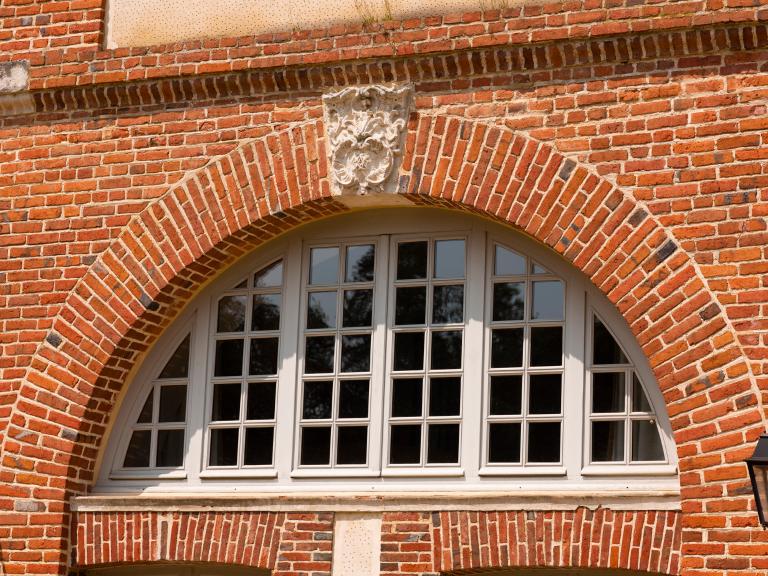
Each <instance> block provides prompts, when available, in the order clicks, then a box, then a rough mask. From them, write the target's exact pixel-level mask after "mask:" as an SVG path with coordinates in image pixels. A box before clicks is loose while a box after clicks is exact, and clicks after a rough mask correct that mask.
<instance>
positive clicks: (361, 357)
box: [341, 334, 371, 372]
mask: <svg viewBox="0 0 768 576" xmlns="http://www.w3.org/2000/svg"><path fill="white" fill-rule="evenodd" d="M370 368H371V335H370V334H356V335H354V336H342V337H341V371H342V372H368V371H369V370H370Z"/></svg>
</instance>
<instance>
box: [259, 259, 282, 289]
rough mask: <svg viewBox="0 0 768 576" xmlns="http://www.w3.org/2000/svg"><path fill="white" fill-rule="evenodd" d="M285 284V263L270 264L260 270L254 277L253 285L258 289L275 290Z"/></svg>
mask: <svg viewBox="0 0 768 576" xmlns="http://www.w3.org/2000/svg"><path fill="white" fill-rule="evenodd" d="M282 284H283V261H282V260H278V261H277V262H275V263H273V264H270V265H269V266H267V267H266V268H263V269H262V270H259V271H258V272H256V274H255V275H254V277H253V285H254V286H255V287H256V288H274V287H276V286H281V285H282Z"/></svg>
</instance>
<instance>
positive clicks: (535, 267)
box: [533, 262, 551, 274]
mask: <svg viewBox="0 0 768 576" xmlns="http://www.w3.org/2000/svg"><path fill="white" fill-rule="evenodd" d="M533 273H534V274H551V272H550V271H549V270H547V269H546V268H544V266H542V265H541V264H539V263H537V262H534V263H533Z"/></svg>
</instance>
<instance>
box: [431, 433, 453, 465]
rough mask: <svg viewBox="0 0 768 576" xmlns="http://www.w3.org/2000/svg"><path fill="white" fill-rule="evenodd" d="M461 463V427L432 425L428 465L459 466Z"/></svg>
mask: <svg viewBox="0 0 768 576" xmlns="http://www.w3.org/2000/svg"><path fill="white" fill-rule="evenodd" d="M458 461H459V425H458V424H430V425H429V437H428V443H427V463H428V464H457V463H458Z"/></svg>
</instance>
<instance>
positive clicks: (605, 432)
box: [592, 420, 624, 462]
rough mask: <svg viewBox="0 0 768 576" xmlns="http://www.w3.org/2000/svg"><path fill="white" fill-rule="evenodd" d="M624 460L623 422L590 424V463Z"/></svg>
mask: <svg viewBox="0 0 768 576" xmlns="http://www.w3.org/2000/svg"><path fill="white" fill-rule="evenodd" d="M623 460H624V421H623V420H619V421H608V422H592V461H593V462H622V461H623Z"/></svg>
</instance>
